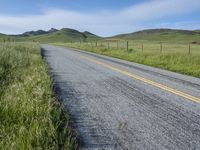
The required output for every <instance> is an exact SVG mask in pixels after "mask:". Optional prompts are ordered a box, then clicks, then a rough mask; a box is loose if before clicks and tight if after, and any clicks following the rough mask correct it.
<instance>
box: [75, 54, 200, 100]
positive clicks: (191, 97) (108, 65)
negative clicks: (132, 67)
mask: <svg viewBox="0 0 200 150" xmlns="http://www.w3.org/2000/svg"><path fill="white" fill-rule="evenodd" d="M79 55H80V56H81V57H82V58H84V59H86V60H89V61H91V62H94V63H96V64H99V65H102V66H104V67H106V68H109V69H111V70H114V71H117V72H119V73H122V74H124V75H127V76H129V77H132V78H134V79H137V80H140V81H143V82H144V83H148V84H150V85H153V86H155V87H157V88H160V89H162V90H165V91H168V92H171V93H173V94H176V95H178V96H181V97H184V98H186V99H188V100H191V101H194V102H197V103H200V98H198V97H195V96H192V95H189V94H187V93H184V92H181V91H179V90H176V89H173V88H171V87H168V86H166V85H163V84H160V83H157V82H155V81H152V80H149V79H146V78H144V77H141V76H139V75H136V74H134V73H131V72H129V71H126V70H122V69H120V68H117V67H114V66H112V65H110V64H107V63H104V62H101V61H98V60H96V59H93V58H90V57H87V56H83V55H81V54H79Z"/></svg>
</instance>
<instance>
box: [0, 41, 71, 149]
mask: <svg viewBox="0 0 200 150" xmlns="http://www.w3.org/2000/svg"><path fill="white" fill-rule="evenodd" d="M0 83H1V88H0V120H1V122H0V149H58V148H59V147H60V148H61V147H62V148H65V149H73V142H72V138H71V137H70V135H69V131H68V129H67V127H66V128H65V130H63V128H61V127H62V126H63V125H64V126H66V125H67V122H68V116H67V115H66V114H65V113H64V111H63V107H62V106H61V105H60V103H58V101H57V100H56V98H55V96H54V93H53V86H52V81H51V78H50V76H49V74H48V69H47V66H46V64H45V63H44V62H43V60H42V59H41V56H40V50H39V46H38V45H35V44H30V43H29V44H25V43H21V44H18V43H16V44H10V43H4V44H1V45H0Z"/></svg>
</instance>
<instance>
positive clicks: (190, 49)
mask: <svg viewBox="0 0 200 150" xmlns="http://www.w3.org/2000/svg"><path fill="white" fill-rule="evenodd" d="M188 53H189V55H190V53H191V46H190V43H189V52H188Z"/></svg>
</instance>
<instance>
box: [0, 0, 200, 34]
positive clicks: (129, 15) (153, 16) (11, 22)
mask: <svg viewBox="0 0 200 150" xmlns="http://www.w3.org/2000/svg"><path fill="white" fill-rule="evenodd" d="M196 11H200V1H199V0H149V1H145V2H142V3H139V4H136V5H133V6H131V7H128V8H125V9H123V10H119V11H99V12H90V13H85V12H79V11H69V10H60V9H47V10H44V11H43V13H41V14H39V15H23V16H5V15H4V16H3V15H0V32H3V33H9V34H11V33H12V34H13V33H22V32H25V31H29V30H38V29H43V30H48V29H49V28H51V27H55V28H63V27H68V28H75V29H78V30H81V31H84V30H89V31H91V32H94V33H96V34H100V35H112V34H116V33H121V32H131V31H135V30H139V29H140V28H148V27H151V28H153V27H175V28H176V27H177V25H180V28H182V27H183V28H188V27H187V26H188V25H190V27H189V28H192V26H191V25H193V26H194V27H196V24H194V21H192V22H191V23H188V22H187V23H185V24H184V22H181V23H178V22H172V23H171V22H167V21H165V19H166V18H170V17H172V18H173V17H179V16H184V15H185V14H190V13H193V12H196ZM156 20H159V22H157V23H156ZM160 20H163V21H161V23H160ZM152 22H154V23H153V24H152ZM163 24H164V25H163ZM159 25H160V26H159ZM165 25H166V26H165Z"/></svg>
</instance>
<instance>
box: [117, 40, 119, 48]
mask: <svg viewBox="0 0 200 150" xmlns="http://www.w3.org/2000/svg"><path fill="white" fill-rule="evenodd" d="M117 49H119V41H118V40H117Z"/></svg>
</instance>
